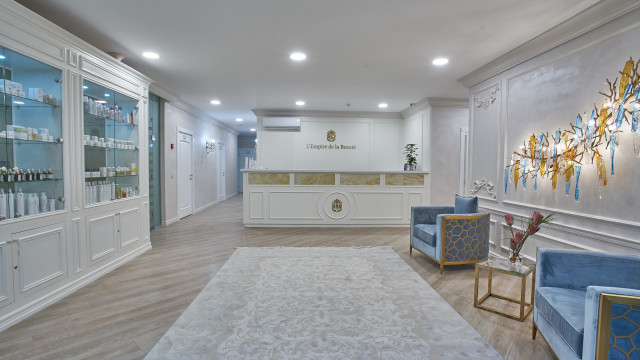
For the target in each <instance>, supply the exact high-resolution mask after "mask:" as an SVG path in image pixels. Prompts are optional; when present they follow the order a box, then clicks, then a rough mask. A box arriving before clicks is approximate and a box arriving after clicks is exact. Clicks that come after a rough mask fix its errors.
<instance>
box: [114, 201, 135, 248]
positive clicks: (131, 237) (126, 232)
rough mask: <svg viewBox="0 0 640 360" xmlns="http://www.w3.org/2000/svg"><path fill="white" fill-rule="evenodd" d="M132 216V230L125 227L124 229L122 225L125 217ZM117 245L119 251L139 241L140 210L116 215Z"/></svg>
mask: <svg viewBox="0 0 640 360" xmlns="http://www.w3.org/2000/svg"><path fill="white" fill-rule="evenodd" d="M129 216H133V217H134V218H135V219H136V220H137V221H136V226H135V227H133V228H129V227H127V229H124V226H123V224H124V223H126V222H127V221H126V220H127V217H129ZM118 238H119V241H118V243H119V244H120V249H122V248H125V247H127V246H129V245H132V244H134V243H135V242H136V241H138V240H139V239H140V208H138V207H135V208H131V209H126V210H121V211H120V212H119V213H118Z"/></svg>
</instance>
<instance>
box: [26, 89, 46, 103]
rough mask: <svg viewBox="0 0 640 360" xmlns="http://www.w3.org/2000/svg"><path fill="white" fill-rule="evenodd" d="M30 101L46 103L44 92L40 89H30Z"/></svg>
mask: <svg viewBox="0 0 640 360" xmlns="http://www.w3.org/2000/svg"><path fill="white" fill-rule="evenodd" d="M29 99H32V100H37V101H40V102H42V101H44V91H43V90H42V89H40V88H29Z"/></svg>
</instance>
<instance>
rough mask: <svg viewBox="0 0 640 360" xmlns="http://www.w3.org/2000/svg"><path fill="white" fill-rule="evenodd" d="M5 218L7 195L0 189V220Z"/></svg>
mask: <svg viewBox="0 0 640 360" xmlns="http://www.w3.org/2000/svg"><path fill="white" fill-rule="evenodd" d="M6 218H7V194H5V193H4V189H0V220H5V219H6Z"/></svg>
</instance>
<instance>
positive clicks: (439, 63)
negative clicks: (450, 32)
mask: <svg viewBox="0 0 640 360" xmlns="http://www.w3.org/2000/svg"><path fill="white" fill-rule="evenodd" d="M431 63H432V64H433V65H436V66H442V65H446V64H448V63H449V59H447V58H444V57H439V58H435V59H433V61H432V62H431Z"/></svg>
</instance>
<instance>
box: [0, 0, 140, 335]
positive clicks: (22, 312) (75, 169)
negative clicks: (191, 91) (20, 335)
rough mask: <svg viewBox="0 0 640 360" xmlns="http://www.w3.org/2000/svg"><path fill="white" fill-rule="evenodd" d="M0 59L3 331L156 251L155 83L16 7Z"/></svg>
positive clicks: (0, 7)
mask: <svg viewBox="0 0 640 360" xmlns="http://www.w3.org/2000/svg"><path fill="white" fill-rule="evenodd" d="M0 55H1V58H0V66H1V69H2V73H1V74H0V77H1V78H2V79H3V81H2V85H6V84H11V90H10V91H9V90H8V87H5V86H3V90H2V92H1V93H0V107H1V108H0V168H2V167H4V169H0V171H2V176H1V177H0V215H2V214H5V213H6V215H4V218H3V219H2V220H0V331H2V330H4V329H6V328H8V327H9V326H11V325H13V324H16V323H18V322H19V321H21V320H23V319H25V318H27V317H28V316H30V315H32V314H34V313H35V312H37V311H39V310H40V309H42V308H44V307H46V306H49V305H51V304H53V303H55V302H56V301H57V300H59V299H61V298H63V297H65V296H73V295H72V294H73V292H74V291H76V290H77V289H79V288H81V287H83V286H85V285H86V284H89V283H90V282H92V281H94V280H95V279H97V278H99V277H100V276H102V275H104V274H106V273H108V272H109V271H111V270H113V269H115V268H117V267H118V266H120V265H122V264H124V263H126V262H127V261H129V260H131V259H134V258H135V257H136V256H138V255H140V254H142V253H143V252H145V251H147V250H149V249H150V248H151V243H150V236H149V197H148V192H149V191H148V188H149V187H148V175H147V174H148V165H147V163H148V151H147V146H148V141H147V120H146V116H147V106H148V103H147V102H148V88H149V84H150V82H151V80H150V79H149V78H147V77H145V76H144V75H142V74H140V73H138V72H136V71H135V70H133V69H131V68H129V67H127V66H126V65H124V64H122V63H120V62H118V61H117V60H115V59H113V58H111V57H110V56H108V55H107V54H105V53H103V52H101V51H100V50H98V49H96V48H94V47H93V46H91V45H90V44H88V43H86V42H83V41H82V40H80V39H78V38H76V37H74V36H72V35H70V34H69V33H67V32H66V31H64V30H62V29H60V28H59V27H57V26H55V25H53V24H52V23H50V22H48V21H47V20H45V19H43V18H41V17H40V16H38V15H36V14H34V13H32V12H31V11H29V10H28V9H26V8H24V7H23V6H22V5H20V4H18V3H16V2H0ZM4 80H6V81H4ZM14 84H15V86H14ZM14 88H15V91H14ZM20 88H21V89H20ZM85 100H87V101H86V104H87V107H85ZM89 100H91V102H92V103H94V105H95V104H96V103H97V102H99V103H100V104H103V105H104V107H102V110H103V111H102V112H101V113H98V112H97V111H96V109H95V107H94V109H89V108H88V104H89ZM112 108H113V113H112V112H111V109H112ZM105 109H108V110H109V113H108V115H106V114H105V111H104V110H105ZM116 111H117V113H116ZM85 135H88V136H89V137H88V140H89V141H85V139H87V137H85ZM94 139H95V140H98V141H96V142H93V141H92V140H94ZM14 169H15V170H14ZM96 171H97V173H96ZM95 175H98V176H95ZM18 176H19V178H18ZM107 186H108V188H109V191H107V190H106V189H107ZM90 187H93V188H90ZM99 187H102V192H101V193H100V192H97V190H95V191H96V192H94V190H93V189H94V188H95V189H97V188H99ZM9 192H11V195H12V196H11V201H10V200H9ZM89 192H90V193H91V194H90V195H91V198H89V197H88V195H89ZM20 194H21V195H20ZM18 195H20V196H21V198H22V199H23V200H24V205H22V204H20V205H19V206H18V205H16V204H17V202H16V201H17V200H16V199H17V197H18ZM27 199H31V200H32V202H33V203H32V205H31V207H29V205H28V201H27ZM3 201H4V202H3ZM36 201H37V205H38V206H37V210H36V207H35V205H36ZM3 204H5V205H6V206H4V207H5V208H6V210H3V208H2V207H3ZM10 204H11V205H10ZM41 204H42V206H41ZM45 205H46V206H45ZM9 208H11V209H9ZM3 211H4V212H3Z"/></svg>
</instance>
